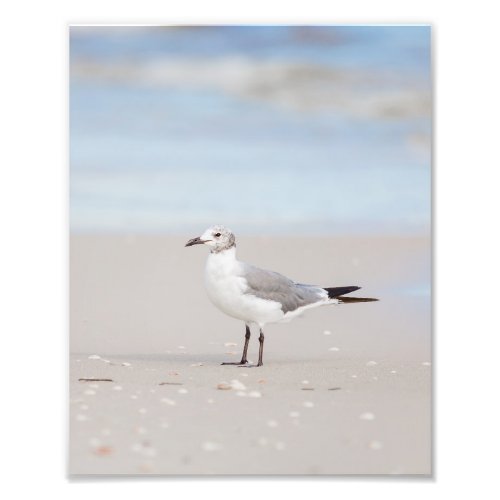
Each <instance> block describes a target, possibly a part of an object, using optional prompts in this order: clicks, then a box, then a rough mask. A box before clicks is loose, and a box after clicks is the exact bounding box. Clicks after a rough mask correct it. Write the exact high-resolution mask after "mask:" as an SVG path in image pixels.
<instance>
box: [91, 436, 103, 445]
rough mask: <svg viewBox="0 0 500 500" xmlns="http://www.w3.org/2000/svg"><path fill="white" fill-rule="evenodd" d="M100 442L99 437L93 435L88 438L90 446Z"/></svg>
mask: <svg viewBox="0 0 500 500" xmlns="http://www.w3.org/2000/svg"><path fill="white" fill-rule="evenodd" d="M100 444H101V440H100V439H99V438H96V437H93V438H90V439H89V445H90V446H99V445H100Z"/></svg>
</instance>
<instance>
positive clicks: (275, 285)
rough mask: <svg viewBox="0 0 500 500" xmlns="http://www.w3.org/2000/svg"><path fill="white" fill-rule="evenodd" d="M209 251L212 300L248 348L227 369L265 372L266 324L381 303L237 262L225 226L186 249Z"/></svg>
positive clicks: (351, 289) (207, 280) (208, 232)
mask: <svg viewBox="0 0 500 500" xmlns="http://www.w3.org/2000/svg"><path fill="white" fill-rule="evenodd" d="M193 245H206V246H208V247H209V248H210V254H209V256H208V259H207V264H206V268H205V287H206V289H207V293H208V297H209V298H210V300H211V301H212V302H213V304H214V305H215V306H217V307H218V308H219V309H220V310H221V311H222V312H224V313H226V314H227V315H229V316H231V317H233V318H236V319H240V320H242V321H244V322H245V326H246V331H245V346H244V348H243V355H242V357H241V361H240V362H239V363H222V364H223V365H239V366H262V354H263V352H264V332H263V328H264V326H265V325H266V324H268V323H281V322H286V321H290V320H291V319H293V318H295V317H297V316H299V315H300V314H302V313H303V312H304V311H306V310H307V309H312V308H314V307H319V306H324V305H333V304H350V303H354V302H373V301H377V300H378V299H371V298H363V297H344V295H345V294H347V293H351V292H354V291H356V290H359V289H360V287H359V286H340V287H330V288H322V287H319V286H314V285H304V284H302V283H296V282H295V281H292V280H290V279H288V278H286V277H285V276H283V275H281V274H279V273H276V272H273V271H266V270H264V269H259V268H258V267H255V266H252V265H251V264H246V263H245V262H241V261H239V260H237V259H236V239H235V237H234V234H233V233H232V232H231V231H230V230H229V229H227V228H225V227H224V226H212V227H210V228H209V229H207V230H206V231H205V232H204V233H203V234H202V235H201V236H199V237H197V238H193V239H191V240H189V241H188V242H187V243H186V246H187V247H190V246H193ZM252 324H254V325H258V327H259V329H260V335H259V361H258V363H257V365H248V360H247V351H248V342H249V341H250V325H252Z"/></svg>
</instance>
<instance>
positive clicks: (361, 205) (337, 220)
mask: <svg viewBox="0 0 500 500" xmlns="http://www.w3.org/2000/svg"><path fill="white" fill-rule="evenodd" d="M70 50H71V52H70V64H71V68H70V69H71V77H70V86H71V88H70V193H71V229H72V231H75V232H104V231H111V232H123V231H126V232H170V233H191V232H192V231H194V232H196V231H199V230H200V229H202V228H204V227H206V226H208V225H211V224H214V223H222V224H225V225H228V226H230V227H233V229H237V231H238V232H239V233H241V232H258V233H299V234H300V233H302V234H310V233H318V234H330V233H331V234H333V233H381V232H382V233H402V232H403V233H427V232H428V231H429V226H430V217H431V209H430V201H431V199H430V198H431V186H430V183H431V150H430V144H431V133H432V132H431V104H430V103H431V82H430V29H429V28H428V27H425V26H422V27H373V26H372V27H315V28H313V27H286V26H283V27H252V26H244V27H205V28H194V27H191V28H189V27H186V28H144V27H136V28H131V27H116V28H106V27H73V28H71V44H70Z"/></svg>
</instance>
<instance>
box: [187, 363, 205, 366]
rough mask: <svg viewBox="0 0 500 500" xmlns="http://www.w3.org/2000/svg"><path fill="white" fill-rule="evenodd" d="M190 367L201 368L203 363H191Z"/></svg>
mask: <svg viewBox="0 0 500 500" xmlns="http://www.w3.org/2000/svg"><path fill="white" fill-rule="evenodd" d="M190 366H203V363H193V364H192V365H190Z"/></svg>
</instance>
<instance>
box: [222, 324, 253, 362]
mask: <svg viewBox="0 0 500 500" xmlns="http://www.w3.org/2000/svg"><path fill="white" fill-rule="evenodd" d="M245 326H246V332H245V347H243V355H242V356H241V361H240V362H239V363H235V362H228V363H222V364H223V365H245V364H247V363H248V360H247V351H248V342H249V341H250V327H249V326H248V325H245Z"/></svg>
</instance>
